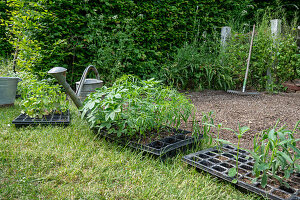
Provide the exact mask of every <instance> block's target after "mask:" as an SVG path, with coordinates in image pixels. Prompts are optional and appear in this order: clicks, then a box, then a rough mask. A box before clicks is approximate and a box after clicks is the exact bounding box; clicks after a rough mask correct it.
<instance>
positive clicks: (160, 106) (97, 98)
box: [82, 75, 194, 136]
mask: <svg viewBox="0 0 300 200" xmlns="http://www.w3.org/2000/svg"><path fill="white" fill-rule="evenodd" d="M193 111H194V106H193V105H192V104H191V102H190V100H189V99H187V98H186V97H185V96H184V95H183V94H180V93H179V92H177V91H176V90H174V89H171V88H168V87H165V86H163V85H161V84H160V82H159V81H155V80H154V79H149V80H140V79H138V78H137V77H134V76H128V75H125V76H122V77H121V78H119V79H117V80H116V82H115V83H114V84H113V86H112V87H106V86H104V87H102V88H100V89H96V92H94V93H92V94H90V95H89V96H88V97H87V99H86V100H85V102H84V106H83V108H82V117H87V119H88V121H89V122H90V125H91V127H92V128H94V127H96V128H98V129H99V131H101V130H102V129H106V130H108V133H113V134H117V136H121V135H127V136H137V135H142V136H145V135H146V134H149V132H150V131H152V130H159V129H160V128H161V127H163V126H171V127H177V128H178V127H179V126H180V123H181V120H182V121H184V122H187V120H188V118H189V116H191V115H192V112H193Z"/></svg>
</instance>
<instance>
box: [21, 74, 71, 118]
mask: <svg viewBox="0 0 300 200" xmlns="http://www.w3.org/2000/svg"><path fill="white" fill-rule="evenodd" d="M17 76H18V77H20V78H21V79H22V81H21V82H20V83H19V86H18V92H19V93H20V94H21V97H22V101H21V107H22V113H26V114H27V115H28V116H30V117H38V118H42V117H43V115H48V114H50V113H52V112H55V113H61V112H65V111H66V110H67V109H68V107H69V102H68V101H67V96H66V94H65V93H64V92H62V90H61V87H60V86H59V85H54V84H52V79H43V80H39V79H38V78H37V77H36V76H35V75H33V74H31V73H28V72H20V73H18V74H17Z"/></svg>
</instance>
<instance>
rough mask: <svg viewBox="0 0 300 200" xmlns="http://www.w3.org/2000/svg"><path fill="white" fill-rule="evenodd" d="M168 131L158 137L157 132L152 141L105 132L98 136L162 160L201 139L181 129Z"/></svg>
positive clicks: (147, 138)
mask: <svg viewBox="0 0 300 200" xmlns="http://www.w3.org/2000/svg"><path fill="white" fill-rule="evenodd" d="M168 130H169V131H168V133H167V134H166V131H165V130H162V132H163V134H162V135H160V134H159V132H158V133H155V134H153V135H154V136H155V135H156V138H153V139H150V138H149V137H146V138H140V139H132V138H131V139H130V138H128V137H117V136H114V135H112V134H107V133H106V132H105V131H102V132H101V133H100V136H101V137H104V138H106V139H108V140H110V141H113V142H117V143H119V144H122V145H125V146H129V147H131V148H133V149H136V150H140V151H143V152H146V153H149V154H151V155H154V156H157V157H160V158H163V159H164V158H167V157H172V156H175V155H176V154H177V153H178V152H179V151H184V150H186V149H188V148H190V147H191V146H193V145H196V144H198V143H199V142H200V140H201V138H202V135H201V136H199V137H198V138H195V137H193V136H191V132H189V131H185V130H181V129H177V130H176V129H174V128H168ZM94 131H95V132H97V131H96V129H94Z"/></svg>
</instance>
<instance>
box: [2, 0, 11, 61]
mask: <svg viewBox="0 0 300 200" xmlns="http://www.w3.org/2000/svg"><path fill="white" fill-rule="evenodd" d="M7 9H8V6H7V3H6V1H4V0H1V1H0V57H7V56H9V55H10V53H11V52H12V50H13V49H12V45H11V44H10V43H9V42H8V36H7V30H6V28H5V23H4V21H5V20H7V19H8V15H7Z"/></svg>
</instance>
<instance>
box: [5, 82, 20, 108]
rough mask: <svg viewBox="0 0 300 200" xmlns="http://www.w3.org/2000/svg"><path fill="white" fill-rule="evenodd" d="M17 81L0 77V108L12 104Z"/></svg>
mask: <svg viewBox="0 0 300 200" xmlns="http://www.w3.org/2000/svg"><path fill="white" fill-rule="evenodd" d="M19 81H20V79H19V78H16V77H0V106H6V105H13V104H14V102H15V99H16V91H17V85H18V82H19Z"/></svg>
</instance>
